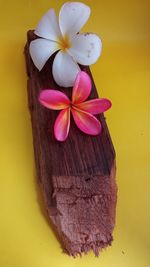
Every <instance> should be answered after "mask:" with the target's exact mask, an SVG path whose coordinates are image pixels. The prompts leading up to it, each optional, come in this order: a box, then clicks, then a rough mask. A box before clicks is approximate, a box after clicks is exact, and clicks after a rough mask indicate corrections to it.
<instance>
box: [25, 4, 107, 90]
mask: <svg viewBox="0 0 150 267" xmlns="http://www.w3.org/2000/svg"><path fill="white" fill-rule="evenodd" d="M90 12H91V10H90V7H88V6H87V5H85V4H83V3H81V2H66V3H65V4H64V5H63V6H62V7H61V9H60V12H59V18H57V16H56V13H55V10H54V9H53V8H51V9H50V10H48V11H47V12H46V14H45V15H44V16H43V17H42V19H41V20H40V21H39V23H38V25H37V27H36V29H35V34H36V35H37V36H39V37H40V38H37V39H36V40H34V41H32V42H31V43H30V46H29V51H30V55H31V58H32V60H33V62H34V65H35V66H36V67H37V68H38V70H39V71H41V70H42V68H43V67H44V65H45V64H46V62H47V61H48V59H49V58H50V57H51V55H52V54H54V53H55V52H56V51H57V52H58V53H57V54H56V55H55V58H54V61H53V66H52V74H53V77H54V80H55V82H56V83H57V84H58V85H59V86H63V87H71V86H73V84H74V81H75V78H76V76H77V74H78V73H79V72H80V67H79V65H78V64H81V65H85V66H87V65H91V64H94V63H95V62H96V61H97V59H98V58H99V56H100V54H101V48H102V43H101V40H100V38H99V37H98V36H97V35H96V34H93V33H88V34H87V33H79V32H80V30H81V29H82V27H83V26H84V25H85V23H86V22H87V20H88V18H89V16H90ZM68 72H69V75H68Z"/></svg>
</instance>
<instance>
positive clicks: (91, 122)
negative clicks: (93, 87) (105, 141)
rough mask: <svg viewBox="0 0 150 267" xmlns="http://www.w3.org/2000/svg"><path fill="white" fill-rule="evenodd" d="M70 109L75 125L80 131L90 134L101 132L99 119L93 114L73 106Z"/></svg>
mask: <svg viewBox="0 0 150 267" xmlns="http://www.w3.org/2000/svg"><path fill="white" fill-rule="evenodd" d="M71 111H72V115H73V118H74V121H75V123H76V125H77V126H78V128H79V129H80V130H81V131H82V132H84V133H86V134H90V135H97V134H99V133H100V132H101V124H100V121H99V120H97V119H96V118H95V117H94V116H93V115H91V114H90V113H87V112H84V111H82V110H79V109H76V108H75V107H73V108H72V109H71Z"/></svg>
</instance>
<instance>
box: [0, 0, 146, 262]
mask: <svg viewBox="0 0 150 267" xmlns="http://www.w3.org/2000/svg"><path fill="white" fill-rule="evenodd" d="M84 2H85V3H86V4H88V5H90V6H91V8H92V14H91V18H90V20H89V21H88V23H87V25H86V26H85V28H84V30H86V31H94V32H96V33H98V34H99V35H100V36H101V37H102V40H103V53H102V56H101V58H100V59H99V61H98V62H97V63H96V64H95V65H94V66H92V72H93V76H94V79H95V82H96V85H97V88H98V90H99V93H100V95H101V96H104V97H108V98H110V99H111V100H112V102H113V108H112V109H111V110H110V111H109V112H107V114H106V115H107V122H108V126H109V128H110V131H111V135H112V139H113V141H114V145H115V148H116V153H117V183H118V188H119V191H118V205H117V217H116V228H115V231H114V242H113V245H112V247H110V248H108V249H107V250H105V251H103V252H102V253H101V256H100V258H95V257H94V255H93V254H92V253H90V254H89V255H87V256H83V257H82V258H81V259H80V258H77V259H72V258H69V257H68V256H66V255H64V254H63V253H62V251H61V249H60V244H59V242H58V241H57V239H56V237H55V236H54V234H53V231H52V229H51V228H50V227H49V225H48V223H47V221H46V218H45V216H44V214H43V212H42V211H41V207H40V205H39V200H38V192H37V186H36V182H35V175H34V173H35V167H34V157H33V147H32V133H31V125H30V116H29V112H28V109H27V95H26V80H27V77H26V72H25V63H24V57H23V49H24V44H25V42H26V31H27V30H28V29H32V28H34V27H35V26H36V24H37V21H38V20H39V18H40V17H41V15H43V13H44V12H45V11H46V10H47V9H48V8H50V7H52V6H53V7H54V8H56V9H57V11H58V10H59V8H60V7H61V4H62V3H63V1H46V0H38V1H35V0H31V1H27V0H26V1H25V0H23V1H17V0H14V1H9V3H8V1H7V2H6V1H0V3H1V16H0V27H1V42H0V62H1V64H0V78H1V90H0V123H1V124H0V125H1V130H0V181H1V187H0V205H1V207H0V211H1V212H0V232H1V233H0V266H2V267H31V266H32V267H48V266H53V267H58V266H61V267H70V266H71V267H74V266H78V267H85V266H86V267H91V266H95V267H100V266H103V267H106V266H107V267H108V266H111V267H116V266H119V267H126V266H128V267H129V266H132V267H134V266H136V267H138V266H139V267H141V266H142V267H149V266H150V230H149V224H150V212H149V203H150V189H149V188H150V179H149V177H150V141H149V137H150V124H149V118H150V90H149V88H150V48H149V47H150V20H149V13H150V2H149V1H146V0H144V1H141V0H138V1H134V0H133V1H125V2H123V1H108V0H106V1H92V0H91V1H90V0H89V1H84Z"/></svg>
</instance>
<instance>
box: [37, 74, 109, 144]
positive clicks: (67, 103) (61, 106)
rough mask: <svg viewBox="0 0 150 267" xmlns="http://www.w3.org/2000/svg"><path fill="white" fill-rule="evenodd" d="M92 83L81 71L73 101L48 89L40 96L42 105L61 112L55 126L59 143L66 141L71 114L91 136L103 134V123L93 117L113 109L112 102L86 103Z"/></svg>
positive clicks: (78, 124)
mask: <svg viewBox="0 0 150 267" xmlns="http://www.w3.org/2000/svg"><path fill="white" fill-rule="evenodd" d="M91 89H92V83H91V79H90V77H89V75H88V74H87V73H86V72H84V71H81V72H80V73H79V74H78V75H77V77H76V80H75V83H74V87H73V91H72V101H71V100H70V99H69V98H68V96H66V95H65V94H64V93H62V92H60V91H57V90H53V89H48V90H43V91H42V92H41V93H40V95H39V101H40V103H41V104H42V105H43V106H45V107H47V108H49V109H53V110H61V111H60V113H59V115H58V117H57V118H56V121H55V125H54V135H55V138H56V139H57V140H58V141H65V140H66V138H67V137H68V133H69V128H70V112H71V113H72V116H73V118H74V121H75V123H76V125H77V127H78V128H79V129H80V130H81V131H82V132H84V133H86V134H89V135H98V134H99V133H100V132H101V128H102V127H101V123H100V121H99V120H98V119H97V118H96V117H95V116H93V115H96V114H99V113H103V112H104V111H106V110H108V109H109V108H110V107H111V102H110V100H108V99H106V98H96V99H92V100H88V101H85V100H86V99H87V98H88V96H89V95H90V93H91Z"/></svg>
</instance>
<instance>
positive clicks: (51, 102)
mask: <svg viewBox="0 0 150 267" xmlns="http://www.w3.org/2000/svg"><path fill="white" fill-rule="evenodd" d="M39 101H40V103H41V104H42V105H43V106H44V107H47V108H49V109H54V110H60V109H64V108H67V107H68V106H69V104H70V100H69V98H68V97H67V96H66V95H65V94H64V93H62V92H60V91H57V90H43V91H42V92H41V93H40V95H39Z"/></svg>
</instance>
